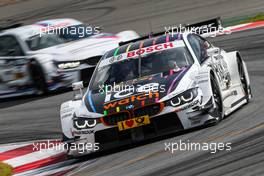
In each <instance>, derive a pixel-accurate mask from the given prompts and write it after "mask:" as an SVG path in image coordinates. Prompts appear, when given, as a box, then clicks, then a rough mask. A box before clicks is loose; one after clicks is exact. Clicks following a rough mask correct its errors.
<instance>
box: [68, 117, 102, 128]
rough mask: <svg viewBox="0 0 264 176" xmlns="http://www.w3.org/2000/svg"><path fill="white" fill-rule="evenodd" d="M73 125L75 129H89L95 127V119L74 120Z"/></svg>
mask: <svg viewBox="0 0 264 176" xmlns="http://www.w3.org/2000/svg"><path fill="white" fill-rule="evenodd" d="M73 125H74V127H75V128H76V129H89V128H93V127H95V126H96V125H97V119H88V118H75V119H73Z"/></svg>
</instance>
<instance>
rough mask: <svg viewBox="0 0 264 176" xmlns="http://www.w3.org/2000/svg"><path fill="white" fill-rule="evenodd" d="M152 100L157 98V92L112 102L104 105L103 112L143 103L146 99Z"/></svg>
mask: <svg viewBox="0 0 264 176" xmlns="http://www.w3.org/2000/svg"><path fill="white" fill-rule="evenodd" d="M153 98H155V99H156V98H159V92H149V93H144V94H139V95H132V96H131V97H128V98H125V99H122V100H119V101H114V102H110V103H107V104H105V105H104V109H105V110H109V109H111V108H116V107H117V106H124V105H129V104H131V103H132V102H136V101H138V102H141V103H142V102H144V104H145V100H147V99H153Z"/></svg>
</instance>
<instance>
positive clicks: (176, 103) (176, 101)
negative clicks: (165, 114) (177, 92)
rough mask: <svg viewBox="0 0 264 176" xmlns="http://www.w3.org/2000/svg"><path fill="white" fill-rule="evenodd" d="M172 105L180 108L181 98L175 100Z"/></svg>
mask: <svg viewBox="0 0 264 176" xmlns="http://www.w3.org/2000/svg"><path fill="white" fill-rule="evenodd" d="M170 103H171V105H172V106H179V105H180V104H181V99H180V97H176V98H173V99H172V100H171V101H170Z"/></svg>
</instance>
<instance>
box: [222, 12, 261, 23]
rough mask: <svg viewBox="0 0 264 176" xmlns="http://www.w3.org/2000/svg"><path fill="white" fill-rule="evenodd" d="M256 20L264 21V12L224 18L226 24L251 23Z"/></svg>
mask: <svg viewBox="0 0 264 176" xmlns="http://www.w3.org/2000/svg"><path fill="white" fill-rule="evenodd" d="M256 21H264V12H260V13H255V14H251V15H245V16H239V17H233V18H229V19H224V20H223V23H224V26H233V25H238V24H244V23H251V22H256Z"/></svg>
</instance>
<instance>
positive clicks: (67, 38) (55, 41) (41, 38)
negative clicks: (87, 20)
mask: <svg viewBox="0 0 264 176" xmlns="http://www.w3.org/2000/svg"><path fill="white" fill-rule="evenodd" d="M88 29H89V30H88ZM97 33H98V31H93V28H92V27H89V26H85V25H84V24H81V25H75V26H69V27H66V28H61V29H58V30H51V31H48V32H47V33H42V34H41V35H35V36H32V37H30V38H28V39H27V40H26V43H27V45H28V47H29V49H30V50H32V51H36V50H40V49H45V48H48V47H52V46H56V45H59V44H63V43H67V42H71V41H76V40H81V39H84V38H88V37H90V36H92V35H94V34H97Z"/></svg>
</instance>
